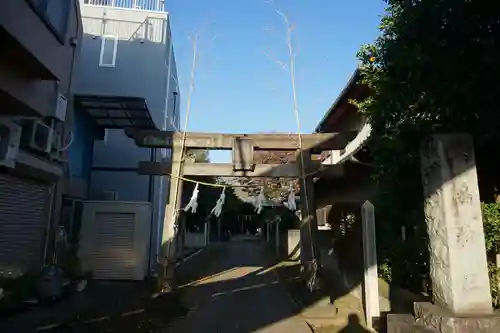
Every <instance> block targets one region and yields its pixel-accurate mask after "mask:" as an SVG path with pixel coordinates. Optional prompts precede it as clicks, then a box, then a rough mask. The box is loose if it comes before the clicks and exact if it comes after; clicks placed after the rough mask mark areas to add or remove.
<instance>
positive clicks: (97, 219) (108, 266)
mask: <svg viewBox="0 0 500 333" xmlns="http://www.w3.org/2000/svg"><path fill="white" fill-rule="evenodd" d="M94 223H95V227H94V230H95V231H94V232H95V234H94V235H92V236H93V240H92V243H93V244H94V246H93V247H92V249H91V260H92V261H91V265H92V271H93V277H94V278H96V279H106V280H107V279H116V280H128V279H132V278H133V277H134V275H135V267H136V266H137V264H136V262H135V257H136V256H135V251H134V230H135V214H133V213H120V212H96V213H95V215H94Z"/></svg>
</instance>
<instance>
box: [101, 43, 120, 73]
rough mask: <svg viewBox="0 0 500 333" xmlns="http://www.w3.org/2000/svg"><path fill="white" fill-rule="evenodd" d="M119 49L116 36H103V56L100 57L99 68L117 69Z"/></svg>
mask: <svg viewBox="0 0 500 333" xmlns="http://www.w3.org/2000/svg"><path fill="white" fill-rule="evenodd" d="M117 48H118V38H117V37H115V36H109V35H108V36H102V40H101V54H100V56H99V66H101V67H115V65H116V50H117Z"/></svg>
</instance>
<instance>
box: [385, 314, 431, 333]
mask: <svg viewBox="0 0 500 333" xmlns="http://www.w3.org/2000/svg"><path fill="white" fill-rule="evenodd" d="M387 333H436V331H433V330H430V329H428V328H425V327H423V326H420V325H417V324H416V323H415V320H414V318H413V316H412V315H409V314H395V313H390V314H388V315H387Z"/></svg>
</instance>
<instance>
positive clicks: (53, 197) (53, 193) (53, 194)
mask: <svg viewBox="0 0 500 333" xmlns="http://www.w3.org/2000/svg"><path fill="white" fill-rule="evenodd" d="M73 8H74V16H75V17H76V19H75V23H76V31H75V33H76V36H73V37H71V38H70V43H71V46H72V47H73V52H72V55H71V64H70V72H69V77H68V91H67V93H68V95H70V94H71V90H72V89H71V88H72V85H73V71H74V66H75V58H76V49H77V45H78V38H77V37H78V35H79V32H80V30H81V25H80V22H79V20H78V13H79V7H78V3H77V1H76V0H73ZM57 83H59V82H57ZM68 97H70V96H68ZM71 100H72V99H71ZM62 128H63V133H64V134H66V133H65V132H66V131H65V124H63V125H62ZM63 137H64V135H63ZM64 164H65V165H64V172H63V175H62V176H61V177H62V178H63V179H65V178H66V177H71V173H70V172H69V164H68V162H66V163H64ZM66 180H67V179H66ZM60 182H61V178H59V179H58V180H56V181H55V182H54V184H53V185H52V186H51V188H50V198H49V209H48V216H47V225H46V229H45V244H44V248H43V258H42V260H43V262H44V263H46V262H47V261H46V260H47V256H48V252H49V242H50V239H51V238H50V235H51V233H52V231H54V230H55V229H54V228H53V227H54V226H55V222H54V223H53V221H52V219H53V217H54V215H55V214H54V210H55V209H56V208H57V206H58V205H57V194H58V192H59V190H60V187H59V185H58V184H59V183H60ZM61 185H62V184H61ZM57 216H58V215H56V217H57ZM54 251H55V247H54ZM54 253H55V252H54Z"/></svg>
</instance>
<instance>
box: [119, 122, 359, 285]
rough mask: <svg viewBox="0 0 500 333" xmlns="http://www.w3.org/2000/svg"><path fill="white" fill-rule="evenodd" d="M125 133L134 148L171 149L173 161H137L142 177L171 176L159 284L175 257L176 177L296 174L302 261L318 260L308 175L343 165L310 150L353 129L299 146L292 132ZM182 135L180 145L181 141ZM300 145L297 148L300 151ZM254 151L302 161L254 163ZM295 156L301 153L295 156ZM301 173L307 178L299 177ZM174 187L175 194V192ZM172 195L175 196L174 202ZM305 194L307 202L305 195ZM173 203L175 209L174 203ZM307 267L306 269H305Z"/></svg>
mask: <svg viewBox="0 0 500 333" xmlns="http://www.w3.org/2000/svg"><path fill="white" fill-rule="evenodd" d="M126 134H127V135H128V136H129V137H131V138H133V139H134V140H135V143H136V145H137V146H139V147H145V148H170V149H172V161H168V162H149V161H147V162H146V161H144V162H139V173H141V174H145V175H173V176H172V177H171V178H170V179H171V181H170V193H169V196H168V203H167V206H166V209H165V218H164V221H163V234H162V238H161V239H162V250H161V251H162V256H161V257H162V258H163V262H161V263H160V267H159V275H160V277H159V278H160V283H161V284H162V288H164V289H169V288H172V286H173V282H174V281H173V279H174V273H175V261H176V258H177V253H176V250H177V244H176V242H177V241H178V240H177V232H176V228H175V226H176V225H177V221H176V219H177V218H178V214H173V212H177V211H179V209H180V208H181V200H180V198H181V194H182V193H181V191H182V179H181V178H178V177H176V175H177V174H180V175H181V176H186V177H189V176H215V177H285V178H300V187H301V191H307V192H306V193H307V195H301V196H300V198H301V205H300V208H301V212H302V222H301V228H300V229H301V257H302V258H301V259H302V260H301V262H309V263H310V262H311V261H312V259H313V258H317V250H316V247H315V233H316V232H317V221H316V206H315V201H314V191H313V185H314V184H313V176H314V173H315V172H316V171H319V170H320V169H321V168H330V169H331V168H342V166H336V165H332V166H322V165H321V162H320V161H313V159H312V154H320V153H321V152H322V151H325V150H328V151H329V150H338V149H343V148H344V147H345V146H346V144H347V143H348V141H349V139H352V137H353V136H354V135H353V134H354V133H351V132H346V133H318V134H301V139H302V140H301V141H302V145H301V147H300V145H299V143H298V135H297V134H222V133H193V132H186V133H183V132H169V131H159V130H137V129H127V130H126ZM183 134H185V136H184V135H183ZM183 139H184V144H183V145H182V141H183ZM182 147H183V148H184V149H208V150H232V152H233V154H232V155H233V161H232V163H194V162H192V161H183V160H182V157H183V152H182V150H183V149H182ZM300 148H302V151H301V149H300ZM254 150H264V151H273V150H275V151H276V150H279V151H297V152H299V154H302V159H303V162H304V169H302V163H300V160H299V159H297V161H296V163H288V164H256V165H255V164H254V162H253V152H254ZM299 158H300V155H299ZM301 175H306V177H304V178H301ZM176 191H177V193H176ZM176 196H177V198H179V200H174V198H175V197H176ZM306 197H307V200H305V199H304V198H306ZM174 202H175V207H174ZM306 271H308V269H307V267H306Z"/></svg>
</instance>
